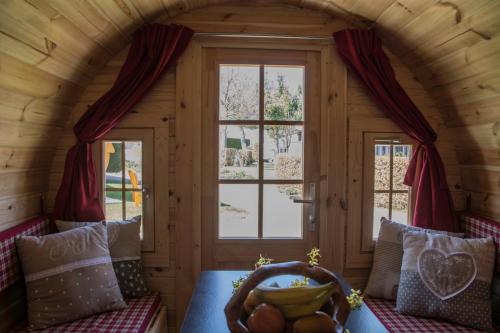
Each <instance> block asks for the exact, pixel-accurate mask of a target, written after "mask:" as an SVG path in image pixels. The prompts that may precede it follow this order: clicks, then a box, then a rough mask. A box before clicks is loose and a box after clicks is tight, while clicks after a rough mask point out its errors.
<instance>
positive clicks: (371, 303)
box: [365, 298, 482, 333]
mask: <svg viewBox="0 0 500 333" xmlns="http://www.w3.org/2000/svg"><path fill="white" fill-rule="evenodd" d="M365 303H366V305H367V306H368V307H369V308H370V310H371V311H372V312H373V314H374V315H375V316H376V317H377V318H378V319H379V320H380V322H381V323H382V324H383V325H384V326H385V328H386V329H387V330H388V331H389V332H395V333H396V332H398V333H421V332H426V333H434V332H435V333H444V332H446V333H456V332H469V333H480V332H482V331H478V330H474V329H472V328H468V327H464V326H460V325H457V324H453V323H449V322H446V321H443V320H437V319H429V318H422V317H414V316H405V315H402V314H400V313H399V312H397V311H396V310H395V308H396V302H395V301H388V300H385V299H378V298H369V299H365Z"/></svg>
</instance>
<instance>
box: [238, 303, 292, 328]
mask: <svg viewBox="0 0 500 333" xmlns="http://www.w3.org/2000/svg"><path fill="white" fill-rule="evenodd" d="M247 326H248V329H249V330H250V332H252V333H283V332H284V331H285V326H286V323H285V318H284V317H283V314H282V313H281V311H280V310H279V309H278V308H276V307H274V306H272V305H269V304H267V303H262V304H259V305H257V307H255V310H254V311H253V312H252V314H251V315H250V317H249V318H248V320H247Z"/></svg>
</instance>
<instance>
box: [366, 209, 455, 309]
mask: <svg viewBox="0 0 500 333" xmlns="http://www.w3.org/2000/svg"><path fill="white" fill-rule="evenodd" d="M380 222H381V225H380V231H379V234H378V239H377V243H376V245H375V252H374V255H373V266H372V271H371V273H370V278H369V279H368V284H367V286H366V290H365V293H366V294H367V295H369V296H371V297H376V298H385V299H389V300H395V299H396V296H397V293H398V283H399V275H400V273H401V261H402V260H403V233H404V232H406V231H409V230H411V231H420V232H427V233H432V234H444V235H451V236H456V237H463V234H455V233H449V232H446V231H436V230H430V229H423V228H418V227H412V226H407V225H404V224H400V223H397V222H393V221H389V220H387V219H386V218H384V217H382V218H381V219H380Z"/></svg>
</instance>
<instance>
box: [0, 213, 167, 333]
mask: <svg viewBox="0 0 500 333" xmlns="http://www.w3.org/2000/svg"><path fill="white" fill-rule="evenodd" d="M49 232H50V227H49V222H48V219H47V218H46V217H44V216H40V217H36V218H34V219H31V220H29V221H27V222H25V223H22V224H20V225H17V226H15V227H13V228H11V229H8V230H5V231H2V232H0V318H2V320H0V333H3V332H12V331H13V332H17V333H22V332H30V331H31V330H30V329H29V328H28V327H27V326H26V324H25V323H26V316H25V314H26V304H25V298H26V295H25V287H24V281H23V275H22V270H21V265H20V263H19V259H18V257H17V254H16V246H15V239H16V238H17V237H19V236H43V235H46V234H48V233H49ZM125 301H126V302H127V305H128V306H127V307H126V308H125V309H123V310H119V311H112V312H105V313H100V314H97V315H94V316H90V317H88V318H83V319H80V320H76V321H72V322H68V323H64V324H61V325H58V326H54V327H50V328H47V329H45V330H36V331H33V332H37V333H49V332H54V333H56V332H60V333H63V332H64V333H73V332H74V333H76V332H78V333H83V332H85V333H99V332H102V333H104V332H106V333H113V332H116V333H145V332H147V333H158V332H162V333H164V332H166V331H167V317H166V309H165V307H162V306H161V298H160V294H159V293H153V294H151V295H149V296H145V297H142V298H136V299H125ZM4 319H5V320H4ZM23 323H24V324H23Z"/></svg>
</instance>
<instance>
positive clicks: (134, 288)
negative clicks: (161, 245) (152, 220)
mask: <svg viewBox="0 0 500 333" xmlns="http://www.w3.org/2000/svg"><path fill="white" fill-rule="evenodd" d="M97 223H100V222H72V221H56V226H57V229H58V230H59V231H64V230H70V229H74V228H79V227H82V226H85V225H95V224H97ZM106 226H107V227H108V243H109V252H110V254H111V259H112V261H113V268H114V270H115V273H116V278H117V279H118V284H119V285H120V290H121V292H122V294H123V296H124V297H125V298H134V297H142V296H144V295H147V294H148V293H149V290H148V288H147V287H146V284H145V283H144V279H143V277H142V263H141V238H140V230H141V216H136V217H134V218H132V219H131V220H126V221H111V222H107V223H106Z"/></svg>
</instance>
